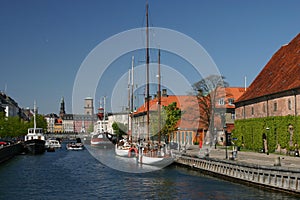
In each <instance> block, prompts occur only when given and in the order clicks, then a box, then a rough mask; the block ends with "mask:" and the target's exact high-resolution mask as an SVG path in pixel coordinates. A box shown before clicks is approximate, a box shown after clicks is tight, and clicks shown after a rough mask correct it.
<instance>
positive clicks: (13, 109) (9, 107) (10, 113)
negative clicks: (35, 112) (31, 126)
mask: <svg viewBox="0 0 300 200" xmlns="http://www.w3.org/2000/svg"><path fill="white" fill-rule="evenodd" d="M1 110H2V111H3V112H5V116H6V117H15V116H20V115H21V108H20V107H19V106H18V103H17V102H16V101H15V100H14V99H12V98H11V97H10V96H8V95H6V94H5V93H4V92H0V111H1ZM20 117H21V116H20Z"/></svg>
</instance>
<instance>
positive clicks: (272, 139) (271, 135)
mask: <svg viewBox="0 0 300 200" xmlns="http://www.w3.org/2000/svg"><path fill="white" fill-rule="evenodd" d="M234 127H235V129H234V130H233V132H232V137H233V138H236V140H235V144H236V145H237V146H241V147H243V148H245V149H249V150H253V151H260V150H261V149H263V135H264V134H265V136H266V138H267V141H268V151H269V152H274V151H275V149H276V148H277V146H278V145H280V148H281V149H288V150H291V149H292V148H294V147H295V144H298V145H299V144H300V117H299V116H297V117H295V116H290V115H289V116H276V117H265V118H253V119H242V120H236V121H235V123H234ZM291 132H292V133H293V134H292V144H293V146H290V135H291Z"/></svg>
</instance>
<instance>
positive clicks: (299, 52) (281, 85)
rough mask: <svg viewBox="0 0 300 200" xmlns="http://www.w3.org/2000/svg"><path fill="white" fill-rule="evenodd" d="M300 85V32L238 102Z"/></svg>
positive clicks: (281, 50)
mask: <svg viewBox="0 0 300 200" xmlns="http://www.w3.org/2000/svg"><path fill="white" fill-rule="evenodd" d="M298 87H300V34H298V35H297V36H296V37H295V38H294V39H293V40H292V41H291V42H290V43H289V44H288V45H285V46H282V47H281V48H280V49H279V50H278V51H277V52H276V53H275V54H274V55H273V56H272V58H271V60H270V61H269V62H268V63H267V65H266V66H265V67H264V69H263V70H262V71H261V72H260V73H259V74H258V76H257V77H256V78H255V80H254V81H253V82H252V84H251V85H250V86H249V88H248V89H247V91H246V92H245V93H244V94H243V95H242V96H241V97H240V98H239V99H238V102H241V101H246V100H250V99H255V98H258V97H262V96H266V95H270V94H276V93H279V92H283V91H287V90H291V89H294V88H298Z"/></svg>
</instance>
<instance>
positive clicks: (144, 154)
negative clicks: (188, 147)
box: [138, 3, 174, 166]
mask: <svg viewBox="0 0 300 200" xmlns="http://www.w3.org/2000/svg"><path fill="white" fill-rule="evenodd" d="M148 18H149V17H148V3H147V4H146V109H147V111H146V114H147V122H146V130H147V138H146V141H147V144H146V146H145V145H140V146H139V155H138V162H139V163H141V164H148V165H154V166H167V165H169V164H171V163H172V162H173V161H174V158H173V156H172V152H168V151H167V149H166V147H167V146H166V145H164V146H163V147H162V144H161V137H160V129H161V127H160V121H161V118H160V110H161V88H160V79H161V77H160V50H159V52H158V145H157V146H156V148H154V147H152V148H150V146H154V145H153V144H152V145H150V142H151V141H150V131H149V124H150V112H149V110H150V109H149V108H150V106H149V103H150V102H149V101H150V98H149V96H150V94H149V62H150V58H149V23H148Z"/></svg>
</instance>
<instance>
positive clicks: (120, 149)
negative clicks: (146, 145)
mask: <svg viewBox="0 0 300 200" xmlns="http://www.w3.org/2000/svg"><path fill="white" fill-rule="evenodd" d="M115 153H116V155H117V156H121V157H134V156H137V154H138V149H137V148H136V147H135V145H134V144H129V142H127V140H126V139H123V140H121V141H119V142H118V143H117V144H116V145H115Z"/></svg>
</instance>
